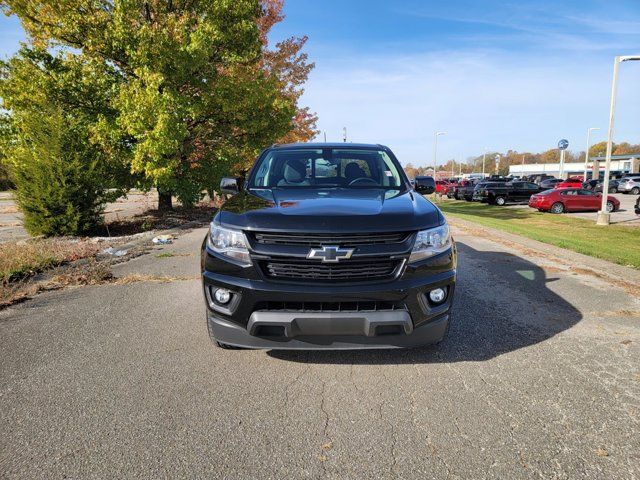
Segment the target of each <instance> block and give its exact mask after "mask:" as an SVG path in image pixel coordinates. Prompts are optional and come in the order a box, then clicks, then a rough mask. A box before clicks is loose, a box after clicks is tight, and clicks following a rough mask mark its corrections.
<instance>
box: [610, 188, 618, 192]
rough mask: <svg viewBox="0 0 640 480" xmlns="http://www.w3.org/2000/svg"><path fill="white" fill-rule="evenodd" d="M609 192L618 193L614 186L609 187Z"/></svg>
mask: <svg viewBox="0 0 640 480" xmlns="http://www.w3.org/2000/svg"><path fill="white" fill-rule="evenodd" d="M609 193H618V189H617V188H616V187H611V188H610V189H609Z"/></svg>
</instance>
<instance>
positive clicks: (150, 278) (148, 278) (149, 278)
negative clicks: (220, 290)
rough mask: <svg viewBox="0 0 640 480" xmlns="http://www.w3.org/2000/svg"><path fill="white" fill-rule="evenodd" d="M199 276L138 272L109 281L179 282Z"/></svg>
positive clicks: (195, 278)
mask: <svg viewBox="0 0 640 480" xmlns="http://www.w3.org/2000/svg"><path fill="white" fill-rule="evenodd" d="M199 279H200V277H195V276H194V277H187V276H182V277H170V276H165V275H146V274H140V273H132V274H130V275H125V276H124V277H118V278H114V279H112V281H111V282H110V283H114V284H116V285H128V284H130V283H137V282H159V283H170V282H180V281H183V280H199Z"/></svg>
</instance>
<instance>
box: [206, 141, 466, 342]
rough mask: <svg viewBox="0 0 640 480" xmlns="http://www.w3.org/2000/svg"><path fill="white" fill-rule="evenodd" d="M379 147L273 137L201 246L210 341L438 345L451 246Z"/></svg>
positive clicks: (424, 189) (233, 183)
mask: <svg viewBox="0 0 640 480" xmlns="http://www.w3.org/2000/svg"><path fill="white" fill-rule="evenodd" d="M434 187H435V185H434V182H433V179H432V178H426V179H420V180H419V181H418V180H417V181H416V185H415V189H414V188H413V187H412V186H411V184H410V183H409V180H408V179H407V177H406V175H405V173H404V171H403V170H402V168H401V166H400V164H399V162H398V160H397V159H396V157H395V156H394V154H393V153H392V152H391V150H390V149H389V148H387V147H385V146H382V145H368V144H351V143H350V144H344V143H336V144H331V143H320V144H313V143H306V144H290V145H275V146H272V147H270V148H267V149H266V150H265V151H263V152H262V154H261V155H260V156H259V157H258V159H257V160H256V162H255V165H254V166H253V168H252V169H251V171H250V172H249V174H248V175H247V176H246V179H237V178H229V177H228V178H224V179H223V180H222V182H221V190H222V191H223V192H225V193H228V194H232V195H233V196H232V197H231V198H229V199H228V200H227V201H226V202H225V203H224V205H223V206H222V207H221V208H220V210H219V211H218V212H217V213H216V214H215V216H214V218H213V221H212V222H211V226H210V231H209V232H208V235H207V237H206V239H205V240H204V242H203V245H202V261H201V267H202V287H203V290H204V299H205V305H206V319H207V326H208V330H209V335H210V337H211V339H212V340H213V341H214V342H215V343H216V344H217V345H218V346H220V347H222V348H233V347H244V348H267V349H305V350H307V349H365V348H402V347H415V346H420V345H426V344H430V343H437V342H440V341H441V340H442V339H443V337H444V336H445V334H446V333H447V331H448V328H449V323H450V310H451V305H452V301H453V296H454V290H455V283H456V262H457V256H456V247H455V243H454V241H453V239H452V238H451V234H450V232H449V226H448V225H447V222H446V220H445V218H444V216H443V215H442V213H441V212H440V210H439V209H438V208H437V207H436V206H435V205H434V204H433V203H431V202H430V201H429V200H427V199H426V198H424V197H423V196H422V194H428V193H433V191H434Z"/></svg>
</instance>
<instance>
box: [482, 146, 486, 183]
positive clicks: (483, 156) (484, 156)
mask: <svg viewBox="0 0 640 480" xmlns="http://www.w3.org/2000/svg"><path fill="white" fill-rule="evenodd" d="M486 158H487V147H485V148H484V152H483V154H482V178H484V177H485V175H484V161H485V159H486Z"/></svg>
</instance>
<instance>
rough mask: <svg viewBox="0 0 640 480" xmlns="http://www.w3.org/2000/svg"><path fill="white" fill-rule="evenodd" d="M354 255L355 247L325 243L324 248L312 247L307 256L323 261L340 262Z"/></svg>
mask: <svg viewBox="0 0 640 480" xmlns="http://www.w3.org/2000/svg"><path fill="white" fill-rule="evenodd" d="M351 255H353V248H340V247H338V246H328V245H323V246H322V248H312V249H311V251H310V252H309V255H307V258H312V259H316V260H322V263H338V262H339V261H340V260H346V259H347V258H351Z"/></svg>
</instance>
